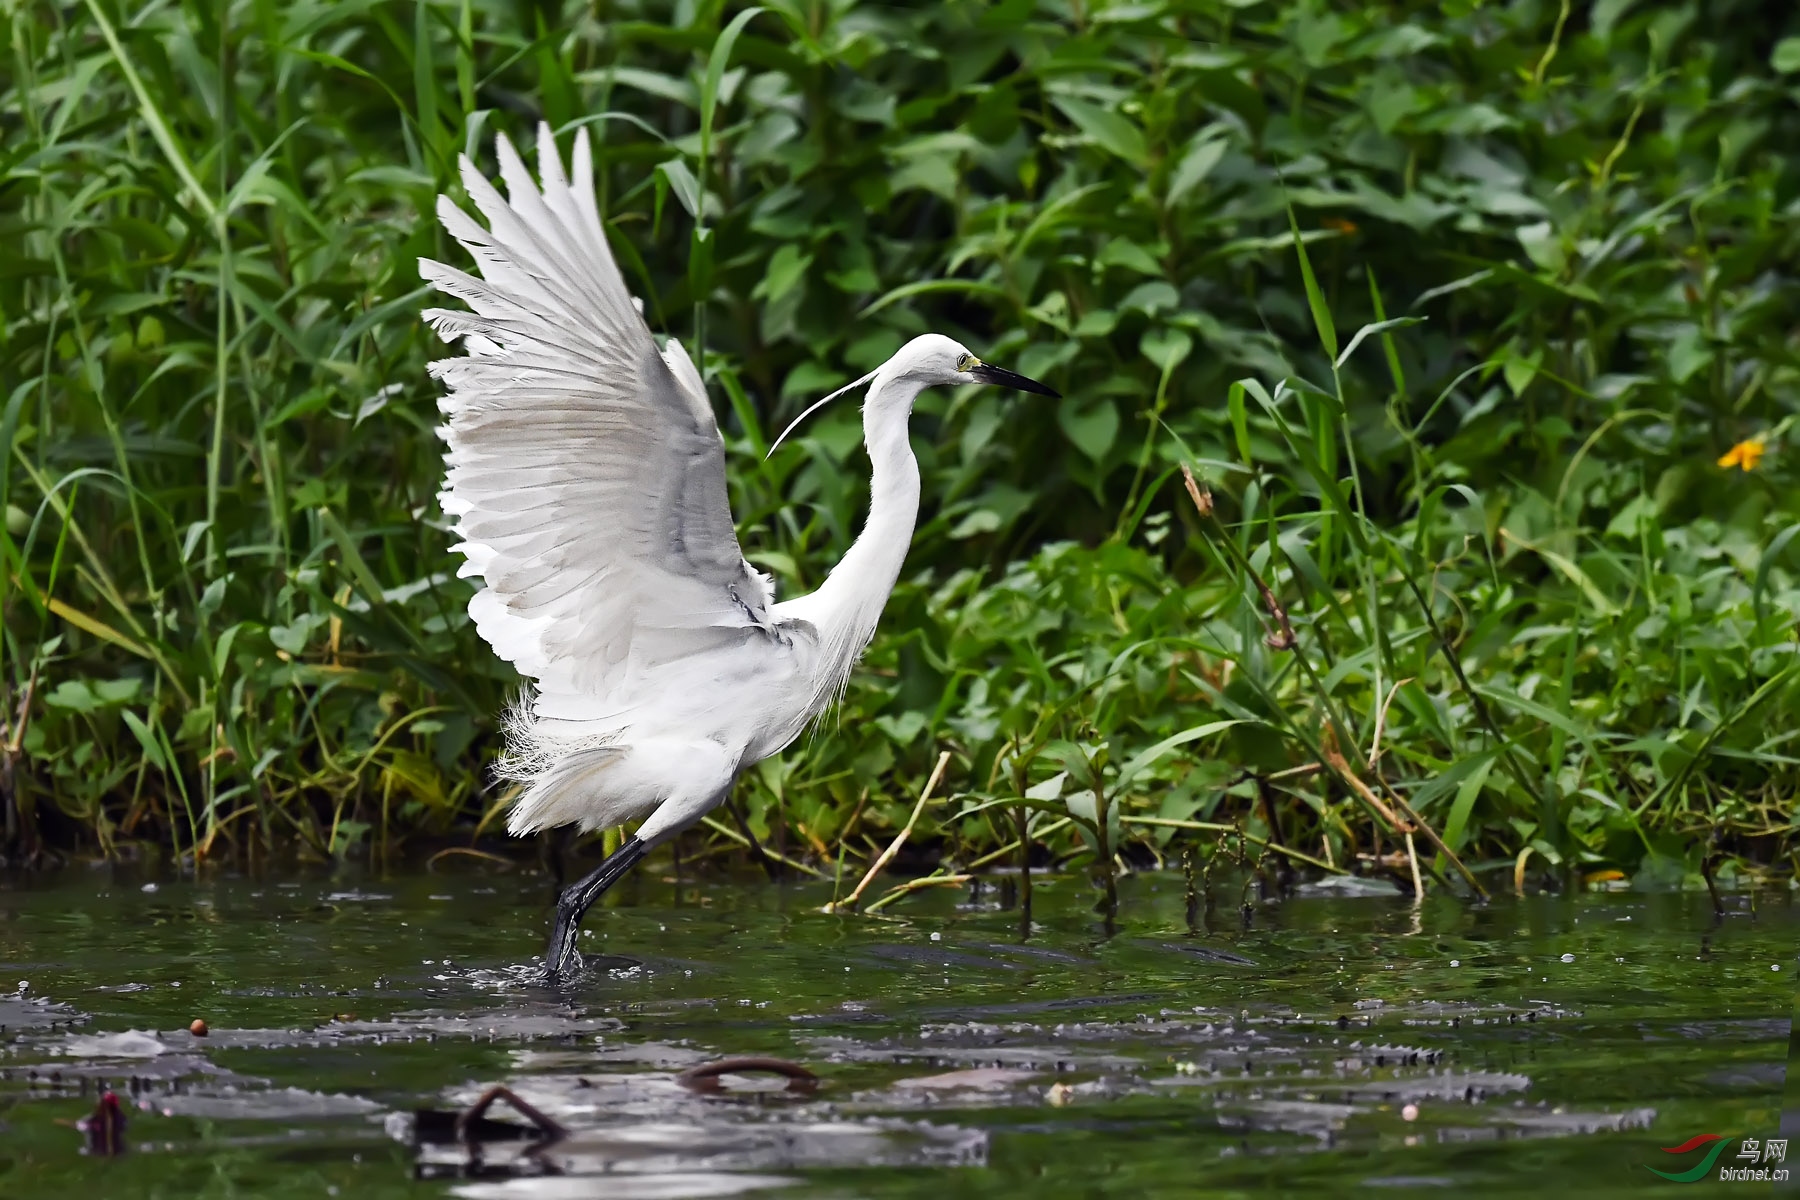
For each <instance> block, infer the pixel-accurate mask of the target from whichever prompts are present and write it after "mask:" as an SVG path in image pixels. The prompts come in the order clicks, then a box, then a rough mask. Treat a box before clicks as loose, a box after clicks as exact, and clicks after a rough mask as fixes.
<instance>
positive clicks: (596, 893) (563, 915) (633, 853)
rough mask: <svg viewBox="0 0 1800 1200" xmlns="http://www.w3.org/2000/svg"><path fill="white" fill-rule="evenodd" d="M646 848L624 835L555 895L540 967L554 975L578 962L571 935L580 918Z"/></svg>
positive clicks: (579, 956) (576, 965)
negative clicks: (553, 917) (553, 916)
mask: <svg viewBox="0 0 1800 1200" xmlns="http://www.w3.org/2000/svg"><path fill="white" fill-rule="evenodd" d="M648 850H649V848H648V847H646V846H645V845H644V843H642V842H640V841H639V840H638V839H637V838H636V837H628V838H626V839H625V841H624V842H623V843H622V844H621V845H620V846H619V848H618V849H617V850H614V851H613V852H612V853H611V854H609V855H607V856H606V861H605V862H603V863H601V864H600V865H599V866H597V867H595V868H594V869H593V871H592V872H590V873H589V874H588V875H587V876H586V877H585V878H583V879H580V880H578V881H576V882H575V883H572V884H570V885H569V886H568V887H567V888H566V889H564V891H563V893H562V895H560V896H558V897H557V898H556V924H555V926H554V927H553V928H552V929H551V932H550V948H549V949H548V950H546V951H545V952H544V968H545V971H546V973H547V974H548V975H549V976H550V978H552V979H554V978H557V977H558V976H560V975H562V974H564V973H565V972H567V971H568V970H570V969H572V968H574V967H578V966H580V965H581V955H580V954H578V953H576V950H575V935H576V933H578V932H579V931H580V930H581V918H582V917H585V916H586V915H587V910H588V909H590V908H592V907H593V906H594V901H596V900H598V899H599V898H600V897H601V896H602V895H604V894H605V893H606V889H607V888H609V887H611V886H612V885H613V884H615V883H617V882H619V880H621V879H623V878H625V873H626V872H628V871H630V870H631V868H633V867H635V866H637V865H638V860H639V859H641V858H643V857H644V855H645V854H646V853H648Z"/></svg>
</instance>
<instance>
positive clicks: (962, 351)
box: [882, 333, 1059, 397]
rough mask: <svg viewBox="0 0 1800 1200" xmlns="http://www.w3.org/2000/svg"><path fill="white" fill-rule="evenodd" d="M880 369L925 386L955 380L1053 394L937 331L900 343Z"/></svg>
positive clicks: (1053, 393)
mask: <svg viewBox="0 0 1800 1200" xmlns="http://www.w3.org/2000/svg"><path fill="white" fill-rule="evenodd" d="M882 373H883V374H886V375H888V376H890V377H892V378H895V379H917V380H919V381H920V382H921V383H924V384H926V385H927V386H932V385H939V386H942V385H949V384H958V383H991V384H996V385H998V386H1000V387H1008V388H1013V389H1015V390H1016V391H1021V392H1035V393H1037V394H1038V395H1040V396H1052V397H1054V396H1057V395H1059V393H1057V392H1056V391H1055V390H1054V389H1052V388H1048V387H1045V386H1044V385H1043V384H1041V383H1039V382H1038V381H1037V380H1035V379H1027V378H1025V376H1023V375H1016V374H1014V373H1013V372H1011V371H1006V370H1002V369H1001V368H999V367H992V366H989V365H988V364H987V363H984V362H982V361H981V360H980V359H979V358H976V357H975V356H974V355H973V354H971V353H969V348H968V347H967V346H965V345H963V344H962V343H961V342H959V341H957V340H955V339H954V338H947V337H945V336H944V335H943V334H941V333H926V334H921V335H920V336H918V337H916V338H914V339H913V340H912V341H910V342H908V343H906V345H904V346H902V347H900V352H899V353H898V354H896V355H894V357H893V358H891V359H889V360H888V363H887V365H886V366H885V367H883V368H882Z"/></svg>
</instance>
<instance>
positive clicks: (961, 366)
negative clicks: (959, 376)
mask: <svg viewBox="0 0 1800 1200" xmlns="http://www.w3.org/2000/svg"><path fill="white" fill-rule="evenodd" d="M980 365H981V360H980V359H979V358H976V357H975V356H974V355H973V354H964V355H963V356H962V357H961V358H959V359H957V360H956V369H957V370H958V371H965V372H966V371H972V370H974V369H975V368H976V367H979V366H980Z"/></svg>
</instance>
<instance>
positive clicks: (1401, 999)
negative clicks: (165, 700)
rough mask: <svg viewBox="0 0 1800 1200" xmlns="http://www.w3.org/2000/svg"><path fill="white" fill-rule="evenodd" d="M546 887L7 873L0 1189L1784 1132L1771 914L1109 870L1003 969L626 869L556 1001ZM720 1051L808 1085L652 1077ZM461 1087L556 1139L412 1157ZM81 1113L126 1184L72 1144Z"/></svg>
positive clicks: (820, 1185)
mask: <svg viewBox="0 0 1800 1200" xmlns="http://www.w3.org/2000/svg"><path fill="white" fill-rule="evenodd" d="M549 888H550V885H549V883H548V882H547V881H546V880H545V879H544V878H542V877H537V876H523V875H520V874H518V873H504V872H495V873H487V874H467V873H464V874H436V875H432V874H414V875H407V876H401V877H385V878H383V877H376V876H371V875H363V874H355V875H344V874H339V875H326V874H320V875H316V876H310V877H302V878H294V879H287V880H267V879H248V878H232V877H220V878H216V879H211V880H202V881H200V882H171V881H167V880H163V881H159V882H157V883H156V884H155V885H154V886H153V887H149V888H146V887H145V885H144V880H143V879H141V878H137V877H133V876H128V875H127V874H126V873H125V872H123V871H121V872H119V873H117V874H114V873H112V872H109V871H106V870H100V869H95V870H89V871H68V872H63V873H60V874H58V875H54V876H38V877H30V878H14V879H11V880H9V881H6V882H5V883H4V884H0V889H3V890H0V1026H4V1031H3V1033H0V1044H3V1045H4V1053H0V1195H4V1196H7V1197H35V1196H68V1195H72V1194H86V1195H92V1196H102V1195H103V1196H106V1197H190V1196H240V1195H255V1196H309V1197H316V1196H329V1195H340V1196H355V1197H387V1196H409V1197H410V1196H439V1195H452V1196H461V1197H468V1198H471V1200H474V1198H495V1200H500V1198H507V1197H517V1198H519V1200H556V1198H562V1197H570V1198H573V1197H590V1196H592V1197H599V1196H607V1197H633V1196H639V1197H686V1196H693V1197H701V1196H735V1195H765V1194H766V1195H771V1196H781V1197H812V1196H878V1197H887V1196H894V1197H899V1196H922V1197H931V1198H932V1200H939V1198H942V1197H952V1196H1015V1195H1022V1194H1026V1192H1027V1191H1028V1190H1029V1191H1040V1190H1053V1191H1054V1194H1056V1195H1098V1194H1109V1195H1134V1196H1135V1195H1152V1194H1155V1195H1171V1196H1174V1195H1184V1196H1185V1195H1195V1194H1208V1195H1233V1194H1246V1195H1248V1194H1269V1193H1272V1192H1288V1191H1291V1192H1294V1193H1301V1192H1305V1193H1307V1194H1310V1195H1331V1194H1353V1195H1364V1194H1374V1193H1378V1192H1396V1191H1405V1192H1416V1191H1417V1190H1419V1189H1425V1190H1427V1191H1436V1192H1443V1191H1445V1190H1446V1189H1447V1190H1448V1191H1449V1192H1451V1193H1459V1194H1473V1193H1481V1194H1501V1193H1508V1192H1512V1193H1526V1192H1542V1191H1544V1189H1546V1188H1550V1189H1552V1191H1553V1192H1572V1191H1574V1190H1576V1189H1579V1190H1580V1191H1582V1192H1586V1193H1588V1194H1601V1195H1605V1194H1619V1195H1625V1194H1630V1195H1640V1194H1643V1192H1644V1191H1645V1189H1646V1188H1650V1189H1652V1190H1655V1189H1659V1188H1660V1189H1666V1190H1669V1191H1670V1192H1674V1191H1675V1190H1676V1189H1677V1188H1678V1187H1679V1186H1680V1185H1675V1184H1665V1183H1663V1182H1662V1181H1661V1180H1660V1179H1658V1178H1657V1177H1656V1176H1654V1175H1652V1174H1650V1172H1649V1167H1650V1166H1652V1165H1654V1166H1658V1167H1662V1168H1664V1169H1668V1168H1669V1167H1670V1165H1671V1164H1675V1165H1678V1166H1685V1165H1691V1163H1692V1162H1694V1161H1697V1158H1696V1156H1694V1155H1688V1156H1670V1155H1666V1154H1664V1153H1663V1151H1662V1150H1661V1149H1660V1147H1665V1146H1672V1145H1677V1144H1679V1143H1681V1142H1684V1141H1686V1140H1688V1139H1689V1138H1691V1137H1692V1136H1694V1135H1695V1134H1699V1133H1707V1132H1714V1133H1741V1134H1751V1135H1758V1134H1760V1135H1762V1136H1765V1137H1766V1136H1770V1135H1775V1134H1777V1133H1778V1129H1779V1124H1780V1108H1781V1097H1782V1089H1783V1078H1784V1070H1783V1068H1784V1063H1785V1059H1786V1053H1787V1039H1788V1032H1789V1027H1790V1020H1791V1014H1792V1011H1793V1005H1794V994H1795V989H1794V981H1795V968H1796V958H1795V950H1796V947H1797V945H1800V937H1797V936H1796V934H1797V933H1800V914H1797V912H1796V909H1795V907H1794V905H1793V904H1792V902H1791V900H1789V899H1788V898H1787V897H1786V896H1784V895H1777V896H1769V895H1762V896H1758V897H1748V896H1737V897H1727V905H1728V907H1729V909H1730V911H1729V912H1728V914H1727V915H1726V916H1725V917H1724V918H1723V919H1722V920H1715V919H1714V917H1713V915H1712V913H1711V910H1710V907H1709V905H1708V904H1707V901H1706V899H1705V897H1704V896H1699V897H1696V896H1691V895H1634V894H1608V895H1582V896H1576V897H1563V898H1559V897H1536V898H1529V899H1524V900H1516V899H1514V900H1496V901H1495V902H1494V903H1493V904H1491V905H1489V906H1487V907H1484V908H1472V907H1467V906H1464V905H1461V904H1459V903H1457V902H1455V901H1453V900H1451V899H1448V898H1441V899H1429V900H1427V902H1426V903H1425V904H1424V905H1423V906H1422V907H1418V908H1415V907H1413V906H1412V905H1411V904H1410V903H1409V902H1408V901H1407V900H1405V899H1404V898H1402V897H1400V896H1398V895H1379V894H1377V895H1362V894H1342V893H1333V892H1329V891H1327V892H1323V893H1315V894H1310V895H1308V894H1300V895H1296V896H1293V897H1290V898H1287V899H1284V900H1279V901H1274V902H1265V903H1259V904H1256V905H1255V906H1254V907H1253V910H1252V912H1251V914H1250V918H1249V924H1248V928H1246V927H1245V925H1244V922H1243V921H1242V920H1240V918H1239V915H1238V913H1237V912H1236V910H1235V909H1234V908H1232V907H1230V906H1229V905H1230V902H1234V901H1235V899H1236V898H1237V894H1238V893H1237V889H1235V888H1234V889H1232V891H1231V893H1230V896H1229V897H1228V898H1223V899H1222V900H1221V904H1222V906H1223V907H1222V908H1221V909H1220V911H1219V912H1218V913H1216V914H1214V915H1213V916H1212V918H1211V919H1210V922H1209V924H1210V927H1211V931H1210V932H1206V931H1202V932H1200V933H1198V934H1191V933H1190V932H1189V931H1188V929H1187V927H1186V923H1185V914H1184V903H1183V894H1182V888H1181V884H1180V880H1179V879H1178V878H1174V877H1159V876H1140V877H1136V878H1133V879H1129V880H1127V881H1125V883H1124V885H1123V887H1122V893H1121V916H1120V920H1119V922H1118V926H1117V928H1116V929H1115V930H1114V931H1113V932H1112V934H1111V935H1110V936H1108V935H1107V933H1106V932H1105V930H1104V929H1103V928H1102V927H1101V925H1100V923H1099V922H1098V920H1097V919H1096V918H1095V916H1094V914H1093V912H1092V905H1093V901H1094V893H1093V892H1092V891H1091V889H1090V888H1089V887H1088V886H1087V885H1086V883H1085V882H1083V881H1081V880H1078V879H1075V878H1072V877H1061V878H1053V879H1048V880H1046V879H1039V880H1038V881H1037V887H1036V888H1035V889H1034V894H1035V901H1034V912H1033V917H1034V918H1035V920H1034V923H1033V926H1032V929H1031V932H1030V936H1029V937H1022V936H1021V929H1020V922H1019V915H1018V913H1017V911H1016V910H1015V909H1007V908H1003V907H1002V906H1001V905H1000V903H999V902H998V900H997V899H996V893H995V890H994V889H993V888H992V887H989V888H988V889H987V890H986V891H985V892H984V893H982V894H981V895H978V896H973V897H972V896H971V895H970V894H969V893H968V892H966V891H962V892H955V891H945V892H934V893H921V894H919V895H917V896H915V897H912V898H909V899H908V900H907V901H905V902H904V903H903V904H902V905H900V906H897V909H896V910H890V912H891V913H892V915H893V916H894V918H895V919H892V920H877V919H866V918H865V919H854V918H842V917H830V916H825V915H822V914H820V913H819V911H818V908H819V906H820V905H821V904H822V903H823V902H824V901H825V900H827V899H829V897H830V892H829V889H828V888H826V889H823V890H821V889H818V888H814V887H811V886H805V887H802V886H788V887H775V886H770V885H767V884H758V885H755V886H745V885H732V884H723V883H720V884H705V883H702V884H694V883H679V884H678V883H676V882H674V881H672V880H669V879H664V878H657V877H654V876H650V875H646V876H645V877H644V878H642V879H641V880H638V881H636V882H635V884H634V885H631V886H629V887H627V888H626V889H623V891H624V894H623V895H621V896H618V897H616V898H615V903H614V904H613V905H612V906H610V907H608V908H605V909H603V910H596V911H595V913H594V914H592V915H591V916H590V918H589V921H588V925H589V929H590V931H591V932H590V934H589V936H587V937H585V938H584V939H583V943H582V944H583V947H584V950H585V952H586V953H587V955H588V957H589V961H590V967H589V969H588V970H586V971H585V972H584V973H583V974H582V975H581V976H580V977H579V978H577V979H575V980H573V981H572V982H570V983H569V984H567V985H566V986H564V987H562V988H550V987H547V986H544V985H543V984H541V983H538V982H536V981H534V978H533V976H532V973H531V972H530V971H529V970H527V969H525V964H527V963H528V962H529V960H530V958H531V956H532V955H533V954H535V953H536V952H537V951H538V950H539V949H540V941H541V939H542V937H543V936H544V927H545V914H546V903H547V898H548V896H549ZM1221 896H1222V897H1225V894H1224V893H1221ZM883 915H884V916H885V915H888V914H883ZM1777 968H1779V969H1777ZM196 1018H199V1019H203V1020H204V1021H205V1022H206V1023H207V1025H208V1033H207V1036H205V1037H196V1036H194V1035H193V1034H191V1033H190V1032H188V1028H189V1025H190V1023H191V1022H192V1021H194V1020H195V1019H196ZM743 1055H755V1056H768V1057H775V1058H780V1059H783V1060H789V1061H792V1062H794V1063H798V1064H801V1065H803V1066H805V1067H806V1068H808V1069H810V1070H811V1071H813V1072H815V1073H816V1074H817V1076H818V1077H819V1080H820V1085H819V1086H818V1088H817V1089H816V1090H813V1091H811V1092H805V1093H794V1092H790V1091H785V1090H783V1088H784V1087H785V1081H784V1080H783V1079H781V1078H780V1077H776V1076H768V1075H761V1074H748V1073H746V1074H741V1075H739V1074H731V1075H727V1076H725V1077H724V1078H723V1080H722V1085H723V1086H721V1087H720V1088H719V1089H718V1090H716V1091H710V1092H709V1091H704V1090H696V1089H695V1088H693V1087H691V1086H684V1085H683V1083H682V1082H681V1078H680V1077H681V1073H682V1072H684V1071H686V1070H688V1069H689V1068H692V1067H694V1066H696V1065H698V1064H704V1063H707V1062H709V1061H713V1060H716V1059H720V1058H724V1057H730V1056H743ZM494 1084H506V1085H508V1086H509V1087H511V1088H513V1089H514V1090H515V1091H516V1092H517V1094H518V1095H520V1096H521V1097H522V1098H524V1099H525V1100H526V1101H527V1102H528V1103H530V1104H532V1105H534V1106H535V1107H537V1108H538V1109H539V1110H541V1111H542V1112H544V1113H545V1114H546V1115H547V1116H549V1117H551V1118H552V1119H554V1120H556V1121H557V1122H559V1123H561V1124H562V1125H563V1126H564V1127H566V1128H567V1129H568V1131H569V1135H568V1136H567V1137H565V1138H563V1139H561V1140H560V1141H557V1142H555V1143H553V1144H549V1145H543V1144H540V1143H537V1142H534V1141H531V1140H529V1139H519V1140H510V1141H495V1142H489V1143H485V1144H482V1145H479V1146H478V1147H477V1148H476V1152H475V1153H473V1154H472V1153H471V1151H470V1150H469V1148H468V1147H466V1146H464V1145H461V1144H459V1143H457V1142H455V1141H454V1140H438V1141H434V1140H432V1139H433V1138H434V1137H436V1136H438V1135H437V1134H436V1133H434V1130H437V1129H438V1128H439V1126H441V1125H444V1124H446V1123H447V1122H449V1121H450V1120H452V1119H453V1117H454V1114H455V1113H456V1112H457V1111H459V1110H461V1109H462V1108H463V1107H464V1106H466V1105H467V1104H468V1103H469V1102H470V1101H472V1100H473V1099H475V1098H476V1097H477V1096H478V1095H480V1094H481V1093H482V1092H483V1091H484V1090H485V1089H487V1088H488V1087H490V1086H491V1085H494ZM107 1089H111V1090H113V1091H114V1092H115V1093H116V1094H117V1095H118V1096H119V1097H121V1098H122V1100H123V1101H124V1109H125V1112H126V1114H127V1117H128V1124H127V1125H126V1127H125V1130H124V1141H125V1145H126V1153H125V1154H124V1155H122V1156H119V1157H105V1156H101V1155H97V1154H94V1153H88V1152H86V1151H85V1149H84V1145H85V1141H86V1138H85V1136H84V1134H83V1133H82V1132H80V1131H79V1130H78V1129H77V1128H76V1127H75V1124H76V1122H77V1121H79V1120H80V1119H81V1118H82V1117H84V1116H85V1115H87V1114H88V1113H90V1112H91V1111H92V1110H93V1109H94V1106H95V1102H96V1097H97V1096H98V1095H99V1094H100V1093H102V1092H103V1091H105V1090H107ZM421 1110H423V1111H424V1113H425V1116H423V1117H420V1116H419V1115H417V1114H418V1113H419V1112H420V1111H421ZM434 1114H438V1115H434ZM488 1116H489V1117H490V1118H492V1119H494V1120H497V1121H503V1122H508V1123H515V1124H517V1125H518V1127H519V1128H520V1129H521V1130H523V1128H524V1124H525V1122H524V1120H523V1118H521V1117H519V1116H518V1114H516V1113H514V1112H513V1111H511V1110H510V1109H508V1108H507V1107H506V1106H505V1105H504V1104H498V1105H496V1107H494V1108H493V1109H492V1110H490V1112H489V1113H488ZM1797 1165H1800V1164H1797ZM1686 1194H1692V1193H1686Z"/></svg>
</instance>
